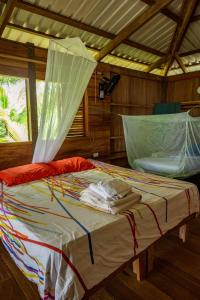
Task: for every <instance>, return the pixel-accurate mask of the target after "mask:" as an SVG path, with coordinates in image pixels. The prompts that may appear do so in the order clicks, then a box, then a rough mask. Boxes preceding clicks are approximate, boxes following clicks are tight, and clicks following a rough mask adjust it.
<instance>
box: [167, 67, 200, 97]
mask: <svg viewBox="0 0 200 300" xmlns="http://www.w3.org/2000/svg"><path fill="white" fill-rule="evenodd" d="M199 86H200V72H194V73H188V74H187V73H186V74H183V75H177V76H172V77H169V78H168V84H167V102H177V101H180V102H191V101H200V95H199V94H197V88H198V87H199Z"/></svg>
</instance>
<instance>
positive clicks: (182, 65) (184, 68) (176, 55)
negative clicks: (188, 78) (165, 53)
mask: <svg viewBox="0 0 200 300" xmlns="http://www.w3.org/2000/svg"><path fill="white" fill-rule="evenodd" d="M175 59H176V61H177V63H178V64H179V66H180V68H181V70H182V71H183V73H187V69H186V67H185V65H184V63H183V61H182V59H181V58H180V56H179V55H178V53H176V54H175Z"/></svg>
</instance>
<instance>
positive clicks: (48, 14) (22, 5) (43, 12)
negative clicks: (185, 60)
mask: <svg viewBox="0 0 200 300" xmlns="http://www.w3.org/2000/svg"><path fill="white" fill-rule="evenodd" d="M16 7H18V8H19V9H23V10H25V11H28V12H31V13H33V14H36V15H40V16H42V17H45V18H49V19H52V20H54V21H57V22H60V23H63V24H66V25H69V26H72V27H75V28H78V29H81V30H84V31H87V32H90V33H93V34H96V35H99V36H102V37H104V38H107V39H110V40H113V39H114V38H115V37H116V35H115V34H112V33H110V32H107V31H105V30H102V29H99V28H96V27H93V26H91V25H88V24H86V23H83V22H80V21H76V20H74V19H72V18H69V17H66V16H63V15H60V14H58V13H55V12H53V11H50V10H48V9H45V8H42V7H39V6H37V5H34V4H31V3H28V2H24V1H20V0H18V1H17V3H16ZM124 43H125V44H126V45H128V46H130V47H134V48H137V49H140V50H142V51H146V52H149V53H151V54H154V55H156V56H163V55H164V53H162V52H160V51H158V50H155V49H153V48H151V47H147V46H144V45H142V44H139V43H136V42H133V41H130V40H125V41H124Z"/></svg>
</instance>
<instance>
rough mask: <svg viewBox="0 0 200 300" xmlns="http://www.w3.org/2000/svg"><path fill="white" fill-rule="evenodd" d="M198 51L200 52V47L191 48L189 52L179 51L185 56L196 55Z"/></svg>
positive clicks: (180, 54) (181, 55)
mask: <svg viewBox="0 0 200 300" xmlns="http://www.w3.org/2000/svg"><path fill="white" fill-rule="evenodd" d="M197 53H200V49H195V50H190V51H187V52H183V53H179V56H180V57H184V56H189V55H194V54H197Z"/></svg>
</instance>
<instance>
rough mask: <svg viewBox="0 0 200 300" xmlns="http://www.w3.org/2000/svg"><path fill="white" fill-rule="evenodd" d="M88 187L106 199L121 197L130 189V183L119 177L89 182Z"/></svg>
mask: <svg viewBox="0 0 200 300" xmlns="http://www.w3.org/2000/svg"><path fill="white" fill-rule="evenodd" d="M88 188H89V189H90V190H91V191H93V192H95V193H97V194H99V195H100V196H101V197H103V198H104V199H106V200H107V201H109V200H110V199H111V198H117V199H120V198H123V197H124V196H126V195H127V194H128V193H129V192H130V191H131V190H132V187H131V185H129V184H128V183H126V182H125V181H123V180H120V179H111V180H107V181H100V182H98V183H97V184H94V183H91V184H90V185H89V187H88Z"/></svg>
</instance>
